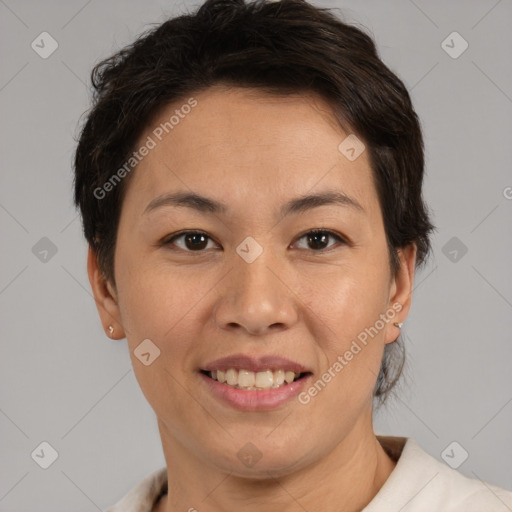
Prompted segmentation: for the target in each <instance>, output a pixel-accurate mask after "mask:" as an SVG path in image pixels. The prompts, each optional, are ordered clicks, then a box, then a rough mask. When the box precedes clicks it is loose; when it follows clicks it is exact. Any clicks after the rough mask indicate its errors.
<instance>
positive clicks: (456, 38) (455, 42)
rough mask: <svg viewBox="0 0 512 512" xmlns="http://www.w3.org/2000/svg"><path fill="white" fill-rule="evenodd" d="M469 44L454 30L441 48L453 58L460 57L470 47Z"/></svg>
mask: <svg viewBox="0 0 512 512" xmlns="http://www.w3.org/2000/svg"><path fill="white" fill-rule="evenodd" d="M468 46H469V44H468V42H467V41H466V40H465V39H464V38H463V37H462V36H461V35H460V34H459V33H458V32H452V33H451V34H450V35H449V36H448V37H447V38H446V39H445V40H444V41H443V42H442V43H441V48H442V49H443V50H444V51H445V52H446V53H447V54H448V55H449V56H450V57H451V58H452V59H458V58H459V57H460V56H461V55H462V54H463V53H464V52H465V51H466V50H467V49H468Z"/></svg>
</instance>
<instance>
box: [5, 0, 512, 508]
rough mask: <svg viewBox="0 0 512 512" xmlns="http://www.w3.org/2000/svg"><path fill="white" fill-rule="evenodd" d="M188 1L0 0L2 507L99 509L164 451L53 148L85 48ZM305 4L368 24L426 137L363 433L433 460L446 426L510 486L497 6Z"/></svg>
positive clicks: (124, 35)
mask: <svg viewBox="0 0 512 512" xmlns="http://www.w3.org/2000/svg"><path fill="white" fill-rule="evenodd" d="M198 3H199V2H164V1H160V2H157V1H134V0H132V1H119V0H110V1H106V2H100V1H98V0H90V1H88V2H87V1H83V0H74V1H66V2H65V1H60V2H58V1H48V0H46V1H35V0H33V1H27V0H18V1H15V0H0V59H1V61H0V63H1V78H0V115H1V134H0V135H1V136H0V154H1V155H2V158H1V159H0V166H1V186H0V225H1V236H2V253H1V254H2V264H1V266H0V309H1V316H2V321H1V324H0V336H1V350H2V352H1V358H0V432H1V435H0V454H1V467H0V511H2V512H3V511H10V512H17V511H20V512H21V511H26V510H31V511H33V512H40V511H41V512H42V511H50V510H51V511H53V512H59V511H69V510H73V511H94V510H101V509H103V508H106V507H107V506H109V505H111V504H113V503H114V502H115V501H117V500H118V499H119V498H120V497H121V496H123V495H124V494H125V493H126V492H127V491H128V490H129V489H130V488H131V487H132V486H134V485H135V484H136V483H137V482H138V481H139V480H140V479H141V478H142V477H143V476H145V475H146V474H148V473H149V472H152V471H153V470H155V469H157V468H159V467H161V466H163V465H164V464H165V462H164V458H163V453H162V449H161V445H160V438H159V435H158V430H157V426H156V420H155V417H154V414H153V412H152V410H151V409H150V407H149V405H148V404H147V403H146V401H145V399H144V397H143V395H142V393H141V392H140V390H139V388H138V384H137V382H136V380H135V377H134V373H133V371H132V369H131V364H130V359H129V354H128V352H127V348H126V342H125V341H121V342H114V341H110V340H109V339H108V338H107V337H106V336H105V334H104V332H103V330H102V328H101V325H100V322H99V320H98V317H97V313H96V308H95V304H94V301H93V299H92V296H91V293H90V289H89V283H88V280H87V275H86V266H85V265H86V245H85V242H84V240H83V239H82V235H81V231H80V222H79V219H78V218H77V213H76V212H75V211H74V209H73V206H72V196H71V188H72V171H71V160H72V155H73V150H74V137H75V136H76V135H77V134H78V131H77V123H78V120H79V119H80V116H81V115H82V113H83V112H84V111H85V110H86V109H87V106H88V101H89V89H88V80H89V78H88V77H89V73H90V70H91V68H92V66H93V65H94V63H96V62H97V61H98V60H99V59H100V58H103V57H106V56H107V55H110V53H111V52H112V51H114V50H115V49H117V48H119V47H120V46H121V45H124V44H126V43H128V42H131V41H132V40H133V38H134V37H135V36H136V35H137V34H139V33H140V32H141V31H142V30H143V29H145V28H147V27H148V23H152V22H159V21H162V20H163V19H164V18H165V13H167V15H170V14H175V13H178V12H183V11H184V10H188V9H191V8H192V7H194V6H195V5H197V4H198ZM314 3H315V4H317V5H320V6H323V7H340V8H342V10H343V13H344V16H345V18H346V19H347V20H349V21H353V22H357V23H359V24H361V25H363V26H365V27H367V28H368V30H369V31H370V33H372V34H373V36H374V37H375V39H376V42H377V44H378V47H379V49H380V53H381V55H382V57H383V59H384V61H385V62H386V63H387V64H388V65H389V66H390V67H391V68H392V69H393V70H394V71H396V72H397V73H398V74H399V75H400V76H401V77H402V79H403V80H404V82H405V83H406V85H407V86H408V87H409V89H410V90H411V94H412V96H413V101H414V103H415V106H416V109H417V111H418V113H419V115H420V117H421V119H422V123H423V127H424V133H425V142H426V153H427V177H426V184H425V195H426V199H427V201H428V203H429V205H430V207H431V208H432V210H433V212H434V222H435V224H436V225H437V226H438V231H437V232H436V234H435V236H434V240H433V244H434V255H433V258H432V259H431V261H430V262H429V264H428V266H427V267H426V268H425V269H424V270H423V271H422V272H421V273H420V274H419V275H418V276H417V279H416V285H415V291H414V300H413V308H412V312H411V314H410V316H409V318H408V320H407V322H406V324H405V326H404V329H403V333H404V337H405V340H406V343H407V350H408V365H407V370H406V379H404V380H403V381H402V386H401V390H400V395H399V398H396V399H395V400H394V401H392V402H390V403H389V404H388V406H387V407H386V409H384V410H382V411H381V412H379V413H378V414H377V416H376V425H375V428H376V431H377V433H382V434H394V435H404V436H411V437H414V438H415V439H416V440H417V441H418V442H419V443H420V444H421V445H422V446H423V447H424V448H425V449H426V450H427V451H428V452H429V453H431V454H432V455H433V456H435V457H437V458H438V459H439V460H442V457H441V453H442V452H443V450H444V449H445V448H446V447H447V446H448V445H449V444H450V443H451V442H452V441H457V442H458V443H459V444H460V445H461V446H462V447H463V448H464V449H465V450H466V451H467V452H468V453H469V458H468V459H467V460H466V461H465V462H464V463H463V464H462V465H461V466H460V467H459V471H461V472H462V473H464V474H466V475H469V476H471V477H473V478H477V477H478V478H481V479H483V480H486V481H490V482H492V483H495V484H497V485H500V486H502V487H505V488H512V456H511V452H512V428H511V427H512V372H511V371H510V366H511V356H512V344H511V337H512V336H511V334H512V315H511V313H512V310H511V308H512V266H511V265H510V261H511V252H512V251H511V249H512V236H511V235H512V229H511V225H512V200H510V199H507V196H508V198H510V197H512V189H510V188H507V187H512V173H511V169H512V167H511V163H512V144H511V143H510V141H511V134H512V115H511V114H512V80H511V78H512V70H511V66H510V55H511V54H512V32H511V30H510V24H511V22H512V3H511V2H510V0H508V1H507V0H504V1H496V0H481V1H467V0H464V1H463V0H460V1H449V2H446V1H435V2H432V1H431V2H427V1H420V0H416V1H415V2H412V1H407V0H396V1H387V2H382V1H381V0H372V1H355V0H353V1H345V0H331V1H323V2H314ZM43 31H47V32H49V33H50V34H51V36H52V37H53V38H54V39H55V40H56V41H57V42H58V45H59V46H58V49H57V50H56V51H55V53H53V54H52V55H51V56H50V57H48V58H47V59H43V58H41V57H40V56H39V55H38V54H37V53H36V52H35V51H34V50H33V49H32V48H31V43H32V41H33V40H35V39H36V38H37V36H38V35H39V34H40V33H41V32H43ZM453 31H457V32H459V33H460V34H461V36H462V37H463V38H464V39H465V40H466V41H467V42H468V43H469V47H468V49H467V50H466V51H465V52H464V53H463V54H462V55H460V56H459V57H458V58H456V59H454V58H452V57H450V56H449V55H448V54H447V53H446V52H445V50H444V49H443V47H442V46H441V43H442V41H443V40H445V38H446V37H447V36H448V35H449V34H450V33H452V32H453ZM449 44H450V45H452V46H454V47H455V50H456V49H458V48H460V41H459V42H454V43H453V44H452V43H449ZM43 237H47V238H49V239H50V240H51V241H52V243H53V244H54V245H55V247H56V249H57V252H56V254H54V255H53V256H52V253H51V252H50V253H48V255H47V256H46V258H47V261H46V262H44V261H40V258H42V257H43V256H42V253H40V252H39V253H38V250H37V248H38V247H39V246H36V249H34V251H33V247H34V246H35V245H36V244H37V243H38V242H39V240H40V239H41V238H43ZM453 237H457V238H456V240H454V241H453V240H452V241H451V242H449V241H450V240H451V239H452V238H453ZM45 243H46V244H47V243H48V242H40V244H43V245H44V244H45ZM447 243H449V244H448V246H447V245H446V244H447ZM462 244H464V246H465V247H466V248H467V253H466V254H464V255H463V250H462V249H463V246H462ZM40 250H41V248H40V247H39V251H40ZM454 250H455V251H456V253H455V252H453V251H454ZM34 252H35V253H36V254H34ZM454 259H455V261H453V260H454ZM42 441H47V442H49V443H50V444H51V445H52V446H53V447H54V448H55V449H56V450H57V452H58V459H57V460H56V461H55V463H54V464H53V465H51V466H50V467H49V468H48V469H46V470H44V469H42V468H40V467H39V465H37V464H36V463H35V462H34V460H33V459H32V458H31V453H32V452H33V450H34V449H35V448H36V447H38V446H39V444H40V443H41V442H42ZM461 453H462V452H461V449H460V448H458V447H456V449H455V451H454V456H455V459H456V458H458V457H459V458H460V457H461Z"/></svg>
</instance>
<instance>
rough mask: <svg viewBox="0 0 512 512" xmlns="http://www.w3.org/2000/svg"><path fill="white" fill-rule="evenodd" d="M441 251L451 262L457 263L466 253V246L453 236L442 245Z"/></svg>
mask: <svg viewBox="0 0 512 512" xmlns="http://www.w3.org/2000/svg"><path fill="white" fill-rule="evenodd" d="M441 251H442V252H443V254H444V255H445V256H446V257H447V258H448V259H449V260H450V261H451V262H452V263H458V262H459V261H460V260H461V259H462V258H463V257H464V256H465V255H466V253H467V252H468V248H467V246H466V245H464V243H463V242H462V241H461V240H460V239H459V238H457V237H456V236H454V237H452V238H450V240H448V242H446V243H445V244H444V245H443V248H442V249H441Z"/></svg>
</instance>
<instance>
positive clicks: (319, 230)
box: [161, 228, 348, 253]
mask: <svg viewBox="0 0 512 512" xmlns="http://www.w3.org/2000/svg"><path fill="white" fill-rule="evenodd" d="M312 234H313V235H315V234H326V235H328V236H330V237H332V238H334V239H336V241H337V242H338V244H340V245H347V244H348V243H347V241H346V240H345V239H343V238H342V237H341V236H340V235H338V234H337V233H335V232H334V231H331V230H329V229H322V228H316V229H311V230H309V231H306V232H305V233H303V234H302V235H301V236H299V237H298V238H297V240H301V239H302V238H304V237H305V236H307V235H312ZM185 235H204V236H205V237H207V238H208V239H209V240H212V238H211V237H210V236H209V235H208V234H207V233H205V232H204V231H194V230H190V231H181V232H179V233H176V234H175V235H172V236H171V237H166V238H164V239H163V240H162V242H161V245H163V246H170V245H173V243H174V241H175V240H177V239H179V238H181V237H184V236H185ZM335 246H336V244H334V245H332V246H330V247H326V248H323V249H318V250H315V249H310V250H311V251H313V252H316V253H324V252H328V251H330V250H332V249H333V248H334V247H335ZM172 250H181V251H183V252H189V253H204V252H205V251H206V249H200V250H197V251H192V250H190V249H182V248H181V247H180V248H178V249H172ZM301 250H308V249H301Z"/></svg>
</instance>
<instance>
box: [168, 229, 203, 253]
mask: <svg viewBox="0 0 512 512" xmlns="http://www.w3.org/2000/svg"><path fill="white" fill-rule="evenodd" d="M178 240H181V241H182V242H181V243H180V244H179V243H176V241H178ZM209 240H211V239H210V237H209V236H208V235H207V234H206V233H202V232H201V231H186V232H184V233H179V234H177V235H174V236H173V237H171V238H168V239H166V240H164V242H163V245H176V246H177V247H179V248H180V249H183V250H185V251H195V252H202V251H203V250H204V249H206V248H207V246H208V241H209Z"/></svg>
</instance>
